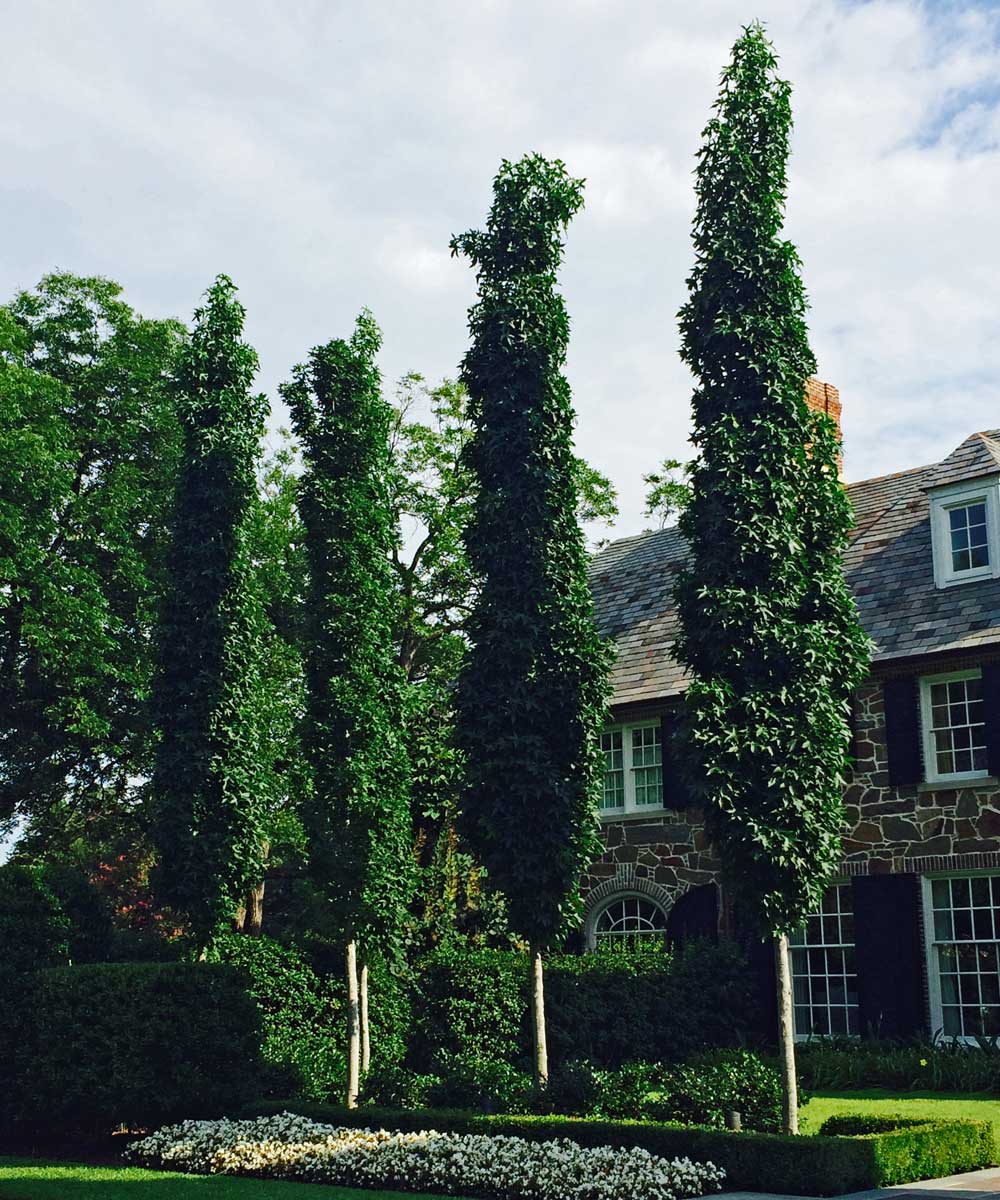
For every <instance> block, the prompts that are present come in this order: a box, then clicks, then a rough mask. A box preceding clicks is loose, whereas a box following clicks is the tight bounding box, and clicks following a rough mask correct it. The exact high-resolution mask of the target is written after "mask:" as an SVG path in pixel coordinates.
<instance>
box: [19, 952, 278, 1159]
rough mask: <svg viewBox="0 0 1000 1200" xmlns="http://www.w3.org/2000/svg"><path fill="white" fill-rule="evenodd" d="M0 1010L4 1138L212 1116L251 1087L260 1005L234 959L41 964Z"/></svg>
mask: <svg viewBox="0 0 1000 1200" xmlns="http://www.w3.org/2000/svg"><path fill="white" fill-rule="evenodd" d="M12 1017H13V1021H12V1020H11V1019H12ZM5 1020H6V1021H8V1022H11V1028H13V1030H14V1032H15V1034H16V1043H15V1046H14V1051H13V1053H12V1054H11V1055H10V1056H9V1057H8V1058H7V1059H6V1060H5V1061H4V1062H3V1063H2V1064H0V1076H2V1077H0V1127H3V1126H6V1134H7V1136H8V1137H16V1138H18V1139H20V1138H25V1137H28V1138H31V1137H33V1136H35V1135H39V1134H40V1135H43V1136H47V1135H48V1134H49V1133H52V1134H55V1133H58V1134H59V1135H61V1136H62V1135H67V1134H85V1133H95V1134H101V1133H106V1132H107V1131H108V1130H111V1129H114V1128H115V1127H116V1126H118V1125H121V1124H124V1125H126V1126H129V1127H131V1128H136V1127H149V1126H153V1125H159V1124H163V1123H165V1122H168V1121H172V1120H177V1119H180V1118H185V1117H210V1116H219V1115H221V1114H222V1113H224V1112H226V1111H231V1110H232V1109H233V1108H235V1107H237V1106H238V1105H240V1104H245V1103H246V1102H247V1097H248V1096H251V1097H252V1096H259V1095H261V1090H260V1080H261V1075H262V1063H261V1059H260V1054H259V1047H260V1043H261V1029H260V1015H259V1013H258V1010H257V1007H256V1005H255V1004H254V1002H253V1000H252V998H251V997H250V995H249V993H248V981H247V979H246V976H245V975H244V974H243V972H242V971H239V970H237V969H236V968H234V967H229V966H225V965H222V964H214V963H114V964H107V963H101V964H93V965H86V966H79V967H56V968H50V969H48V970H44V971H40V972H38V973H37V974H36V975H35V976H34V978H26V979H25V982H24V989H23V994H22V996H21V998H20V1003H18V1004H17V1005H16V1007H15V1009H14V1011H13V1013H12V1012H11V1011H8V1012H6V1013H5Z"/></svg>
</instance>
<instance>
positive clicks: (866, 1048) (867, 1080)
mask: <svg viewBox="0 0 1000 1200" xmlns="http://www.w3.org/2000/svg"><path fill="white" fill-rule="evenodd" d="M796 1061H797V1062H798V1065H799V1073H800V1075H801V1077H802V1079H803V1081H804V1083H805V1084H806V1086H807V1087H809V1088H812V1089H814V1090H817V1091H835V1092H846V1091H854V1090H856V1089H858V1088H889V1089H891V1090H893V1091H915V1092H992V1093H993V1094H994V1095H998V1096H1000V1046H997V1045H996V1044H993V1045H991V1044H989V1043H984V1044H983V1045H981V1046H978V1047H976V1046H969V1045H967V1044H966V1043H965V1042H961V1041H959V1040H958V1039H954V1040H953V1041H940V1040H935V1041H933V1042H910V1043H904V1042H892V1041H882V1042H877V1041H867V1040H866V1041H860V1042H859V1041H850V1040H842V1041H840V1040H837V1039H827V1038H820V1039H816V1040H815V1041H809V1042H805V1043H803V1044H802V1045H801V1046H799V1047H798V1048H797V1050H796Z"/></svg>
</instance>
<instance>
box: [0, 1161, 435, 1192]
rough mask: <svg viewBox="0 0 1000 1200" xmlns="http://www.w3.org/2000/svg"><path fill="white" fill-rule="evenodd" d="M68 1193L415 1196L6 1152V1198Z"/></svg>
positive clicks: (2, 1174) (1, 1178)
mask: <svg viewBox="0 0 1000 1200" xmlns="http://www.w3.org/2000/svg"><path fill="white" fill-rule="evenodd" d="M63 1196H65V1197H67V1198H70V1200H202V1198H203V1197H204V1200H414V1198H413V1196H412V1194H406V1195H404V1194H403V1193H401V1192H369V1191H357V1190H355V1189H354V1188H339V1187H325V1186H319V1185H317V1184H312V1183H279V1182H276V1181H273V1180H269V1179H236V1178H233V1177H230V1176H226V1175H178V1174H175V1173H173V1172H168V1171H144V1170H141V1169H140V1168H138V1167H85V1166H74V1165H73V1164H71V1163H58V1162H45V1161H42V1160H40V1159H34V1158H32V1159H28V1158H0V1197H2V1200H60V1198H61V1197H63ZM428 1200H445V1198H444V1197H437V1198H434V1197H430V1198H428ZM449 1200H454V1197H450V1198H449Z"/></svg>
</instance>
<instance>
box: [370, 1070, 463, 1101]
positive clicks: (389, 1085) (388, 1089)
mask: <svg viewBox="0 0 1000 1200" xmlns="http://www.w3.org/2000/svg"><path fill="white" fill-rule="evenodd" d="M442 1082H443V1080H442V1079H441V1077H440V1075H420V1074H418V1073H417V1072H416V1071H411V1070H410V1069H409V1067H403V1066H400V1065H399V1064H398V1063H392V1064H390V1065H388V1066H382V1067H380V1066H375V1067H372V1068H371V1070H370V1071H368V1073H367V1074H366V1075H365V1077H364V1079H363V1080H362V1082H361V1095H360V1103H361V1104H374V1105H378V1106H379V1107H382V1108H426V1107H427V1106H428V1104H429V1103H430V1094H431V1089H432V1088H434V1087H438V1086H439V1085H440V1084H441V1083H442Z"/></svg>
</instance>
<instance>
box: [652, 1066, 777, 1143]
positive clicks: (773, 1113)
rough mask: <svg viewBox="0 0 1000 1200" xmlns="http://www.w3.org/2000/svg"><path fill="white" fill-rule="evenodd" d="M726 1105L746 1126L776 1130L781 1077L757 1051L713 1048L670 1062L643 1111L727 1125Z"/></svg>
mask: <svg viewBox="0 0 1000 1200" xmlns="http://www.w3.org/2000/svg"><path fill="white" fill-rule="evenodd" d="M729 1109H735V1110H736V1111H737V1112H739V1114H740V1117H741V1120H742V1124H743V1128H744V1129H753V1130H756V1131H758V1132H760V1133H778V1132H779V1131H780V1129H781V1077H780V1075H779V1074H778V1072H777V1071H776V1070H775V1069H774V1067H772V1066H770V1065H769V1064H767V1063H765V1062H764V1060H763V1059H762V1058H761V1057H760V1056H759V1055H757V1054H753V1053H751V1052H750V1051H747V1050H717V1051H714V1052H712V1053H710V1054H706V1055H703V1056H701V1057H700V1058H699V1059H697V1060H696V1061H694V1062H692V1063H691V1064H689V1065H687V1066H682V1067H674V1068H672V1069H671V1070H670V1071H669V1072H667V1073H666V1075H665V1077H664V1079H663V1087H662V1091H661V1093H660V1094H659V1095H658V1096H657V1097H656V1098H655V1099H650V1100H647V1101H646V1103H645V1104H644V1105H643V1107H642V1115H643V1116H648V1117H651V1118H652V1119H653V1120H657V1121H679V1122H681V1123H682V1124H692V1125H708V1126H712V1127H713V1128H715V1129H725V1127H726V1113H727V1111H728V1110H729Z"/></svg>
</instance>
